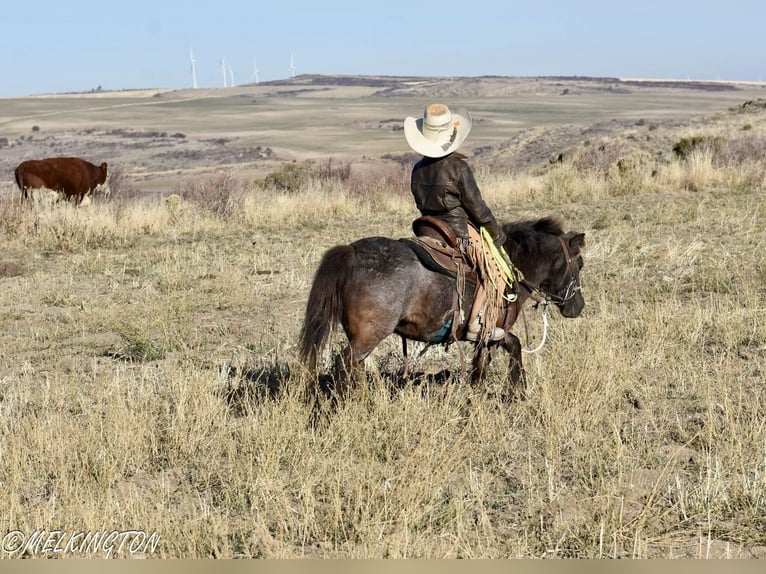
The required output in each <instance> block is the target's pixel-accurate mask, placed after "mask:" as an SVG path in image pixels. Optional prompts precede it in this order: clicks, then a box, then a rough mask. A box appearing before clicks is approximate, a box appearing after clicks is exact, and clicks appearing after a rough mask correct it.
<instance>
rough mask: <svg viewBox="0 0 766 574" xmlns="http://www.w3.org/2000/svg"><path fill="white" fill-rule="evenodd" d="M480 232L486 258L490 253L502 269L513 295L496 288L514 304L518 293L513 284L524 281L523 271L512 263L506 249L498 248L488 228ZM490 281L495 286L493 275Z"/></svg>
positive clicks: (490, 276) (490, 275)
mask: <svg viewBox="0 0 766 574" xmlns="http://www.w3.org/2000/svg"><path fill="white" fill-rule="evenodd" d="M480 231H481V245H482V249H484V250H485V251H484V256H485V257H487V251H488V252H489V255H490V256H491V257H492V259H494V261H495V263H496V264H497V266H498V268H499V269H500V272H501V273H502V274H503V279H504V280H505V283H506V285H508V287H509V288H510V289H511V293H509V294H508V295H505V289H500V288H499V287H498V286H497V285H495V288H496V289H498V291H500V292H501V293H503V298H504V299H506V300H507V301H510V302H513V301H515V300H516V293H515V292H513V284H514V282H515V281H516V280H517V279H518V280H519V281H520V280H521V279H523V275H522V274H521V271H519V270H518V269H517V268H516V266H515V265H514V264H513V263H512V262H511V258H510V257H508V253H506V251H505V247H500V249H498V248H497V246H496V245H495V242H494V240H493V239H492V236H491V235H490V234H489V231H487V228H486V227H482V228H481V230H480ZM489 279H490V281H492V282H493V284H494V278H493V277H492V274H491V273H490V274H489Z"/></svg>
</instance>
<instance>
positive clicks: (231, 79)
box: [229, 65, 234, 88]
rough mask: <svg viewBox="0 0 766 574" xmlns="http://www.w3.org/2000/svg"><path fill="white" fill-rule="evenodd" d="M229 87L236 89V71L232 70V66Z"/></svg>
mask: <svg viewBox="0 0 766 574" xmlns="http://www.w3.org/2000/svg"><path fill="white" fill-rule="evenodd" d="M229 87H230V88H233V87H234V70H232V69H231V65H230V66H229Z"/></svg>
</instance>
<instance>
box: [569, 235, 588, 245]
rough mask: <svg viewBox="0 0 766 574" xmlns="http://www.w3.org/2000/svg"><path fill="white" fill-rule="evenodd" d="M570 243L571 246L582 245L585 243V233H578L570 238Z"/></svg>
mask: <svg viewBox="0 0 766 574" xmlns="http://www.w3.org/2000/svg"><path fill="white" fill-rule="evenodd" d="M569 245H570V247H582V246H583V245H585V234H584V233H576V234H575V235H573V236H572V237H570V238H569Z"/></svg>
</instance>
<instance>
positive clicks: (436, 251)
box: [399, 215, 478, 348]
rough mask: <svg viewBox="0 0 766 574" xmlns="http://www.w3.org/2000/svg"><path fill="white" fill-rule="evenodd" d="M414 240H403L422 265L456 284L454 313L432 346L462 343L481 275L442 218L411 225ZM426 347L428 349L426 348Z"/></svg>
mask: <svg viewBox="0 0 766 574" xmlns="http://www.w3.org/2000/svg"><path fill="white" fill-rule="evenodd" d="M412 231H413V234H414V237H407V238H402V239H400V240H399V241H402V242H404V243H405V244H406V245H407V246H409V247H410V249H412V251H413V252H414V253H415V255H416V256H417V258H418V259H419V260H420V263H421V264H422V265H423V266H424V267H425V268H426V269H430V270H431V271H435V272H437V273H441V274H443V275H447V276H449V277H451V278H452V279H454V281H455V291H454V300H453V302H452V310H451V311H450V313H448V316H447V317H446V318H445V320H444V324H443V326H442V329H441V331H439V333H437V334H436V336H435V337H434V338H433V339H432V340H431V341H429V343H430V344H437V343H443V342H447V341H449V340H450V337H451V338H452V339H453V340H456V341H457V340H460V339H461V338H462V336H463V334H464V332H465V329H466V325H465V322H464V317H465V316H467V314H468V312H469V311H470V308H471V303H472V301H473V297H474V296H475V292H476V287H477V285H478V275H477V272H476V269H475V268H474V265H473V264H472V262H470V261H468V259H466V257H465V256H464V255H463V251H462V250H461V249H460V248H459V246H458V238H457V236H456V235H455V232H454V231H453V230H452V228H451V227H450V226H449V225H447V224H446V223H444V222H443V221H442V220H441V219H437V218H435V217H431V216H428V215H424V216H422V217H419V218H417V219H416V220H415V221H413V222H412ZM426 348H427V347H426Z"/></svg>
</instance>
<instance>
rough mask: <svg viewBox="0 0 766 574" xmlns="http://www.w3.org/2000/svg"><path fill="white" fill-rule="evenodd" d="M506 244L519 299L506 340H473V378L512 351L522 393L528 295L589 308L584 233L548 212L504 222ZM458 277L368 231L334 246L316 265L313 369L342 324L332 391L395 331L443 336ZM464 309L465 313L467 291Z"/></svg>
mask: <svg viewBox="0 0 766 574" xmlns="http://www.w3.org/2000/svg"><path fill="white" fill-rule="evenodd" d="M503 229H504V231H505V233H506V235H507V238H508V239H507V242H506V244H505V249H506V251H507V252H508V255H509V257H510V259H511V261H512V262H513V264H514V265H515V266H516V267H517V268H518V269H519V270H520V271H521V273H522V274H523V279H522V280H521V281H519V282H517V283H515V284H514V286H513V288H512V289H510V288H508V289H506V290H507V291H508V292H509V293H510V292H515V294H516V299H515V301H512V302H510V301H506V302H504V304H503V308H502V309H501V311H500V313H499V316H498V320H497V326H500V327H503V328H504V329H505V331H506V336H505V338H504V339H503V340H501V341H498V342H496V343H491V344H490V345H489V346H487V345H476V346H475V350H474V355H473V361H472V373H471V375H472V376H471V380H472V383H474V384H475V383H477V382H479V381H480V380H481V379H482V378H483V377H484V375H485V374H486V370H487V367H488V366H489V363H490V360H491V357H492V354H493V351H494V349H493V348H491V347H493V346H499V347H502V348H504V349H505V350H506V351H508V353H509V354H510V364H509V371H508V381H507V387H508V393H507V396H508V397H509V398H522V397H523V396H524V393H525V386H526V380H525V376H524V371H523V367H522V360H521V354H522V346H521V342H520V341H519V338H518V337H517V336H516V335H514V334H513V333H511V327H512V326H513V324H514V323H515V321H516V319H517V318H518V316H519V314H520V312H521V310H522V305H523V304H524V302H525V300H527V299H528V298H532V299H533V300H536V301H538V302H541V303H544V304H547V303H553V304H555V305H556V306H557V307H558V309H559V311H560V312H561V314H562V315H563V316H564V317H577V316H578V315H579V314H580V312H581V311H582V309H583V307H584V306H585V300H584V299H583V295H582V292H581V290H580V269H581V268H582V265H583V259H582V253H581V250H582V248H583V247H584V242H585V234H584V233H574V232H566V233H565V232H564V231H563V229H562V226H561V223H560V222H559V221H558V220H557V219H554V218H551V217H546V218H543V219H539V220H534V221H521V222H515V223H507V224H504V225H503ZM454 295H455V279H454V278H452V277H449V276H447V275H445V274H442V273H438V272H435V271H432V270H430V269H428V268H426V267H425V266H424V265H423V264H422V263H421V261H420V259H419V258H418V256H417V255H416V253H415V251H414V250H413V249H412V248H411V247H410V246H409V245H408V242H407V241H401V240H396V239H389V238H386V237H367V238H364V239H360V240H358V241H355V242H353V243H351V244H349V245H339V246H336V247H333V248H331V249H329V250H328V251H327V252H326V253H325V254H324V257H323V258H322V261H321V263H320V264H319V267H318V269H317V271H316V274H315V277H314V282H313V285H312V287H311V292H310V294H309V299H308V303H307V305H306V316H305V319H304V323H303V327H302V329H301V334H300V343H299V351H300V355H301V359H302V360H303V362H304V363H305V364H306V365H307V366H308V367H309V368H310V369H311V370H312V372H314V373H315V374H316V373H317V371H318V367H319V361H320V358H321V356H322V353H323V350H324V348H325V346H326V345H327V343H328V341H329V340H330V337H331V335H332V333H333V330H334V329H335V327H336V326H337V325H338V324H340V325H341V326H342V327H343V330H344V332H345V334H346V337H347V338H348V345H347V346H346V347H345V349H343V351H342V352H341V353H340V355H339V356H338V357H337V359H336V362H335V374H334V377H335V392H336V393H338V395H340V396H342V395H344V394H345V392H346V391H347V388H346V387H347V381H348V380H349V378H350V374H351V373H352V372H353V370H354V368H355V367H357V366H359V365H360V363H362V361H364V359H365V358H367V356H368V355H369V354H370V353H371V352H372V350H373V349H375V347H377V346H378V344H380V342H381V341H383V339H385V338H386V337H388V336H389V335H391V334H394V333H395V334H398V335H400V336H401V337H402V338H403V340H404V341H405V349H406V340H407V339H411V340H415V341H422V342H426V343H428V342H430V343H433V342H444V343H449V342H450V338H449V333H448V334H447V340H444V334H445V331H446V329H445V326H446V325H447V323H448V320H449V318H450V317H453V316H454V311H455V301H456V298H455V296H454ZM462 306H463V308H464V310H465V313H466V314H467V312H468V309H470V297H466V298H465V301H464V303H463V305H462Z"/></svg>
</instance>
